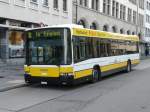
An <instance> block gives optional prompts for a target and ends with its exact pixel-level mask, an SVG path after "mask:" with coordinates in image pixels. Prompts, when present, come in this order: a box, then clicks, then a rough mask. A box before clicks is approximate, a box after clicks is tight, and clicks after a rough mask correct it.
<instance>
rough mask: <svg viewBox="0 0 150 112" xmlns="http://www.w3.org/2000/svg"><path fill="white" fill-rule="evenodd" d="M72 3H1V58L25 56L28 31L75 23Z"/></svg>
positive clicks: (45, 0)
mask: <svg viewBox="0 0 150 112" xmlns="http://www.w3.org/2000/svg"><path fill="white" fill-rule="evenodd" d="M71 4H72V0H0V59H3V60H7V59H9V58H14V57H21V56H23V40H24V39H23V33H22V31H24V30H25V29H27V28H34V27H39V26H47V25H56V24H70V23H72V5H71Z"/></svg>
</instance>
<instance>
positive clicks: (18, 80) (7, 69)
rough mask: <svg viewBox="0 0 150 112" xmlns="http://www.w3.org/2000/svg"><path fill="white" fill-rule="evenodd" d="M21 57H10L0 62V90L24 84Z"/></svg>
mask: <svg viewBox="0 0 150 112" xmlns="http://www.w3.org/2000/svg"><path fill="white" fill-rule="evenodd" d="M23 65H24V60H23V59H11V60H9V62H7V63H3V62H0V92H3V91H7V90H10V89H14V88H18V87H22V86H25V82H24V78H23V73H24V71H23Z"/></svg>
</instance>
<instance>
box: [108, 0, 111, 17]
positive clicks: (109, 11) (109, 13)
mask: <svg viewBox="0 0 150 112" xmlns="http://www.w3.org/2000/svg"><path fill="white" fill-rule="evenodd" d="M110 4H111V3H110V0H107V14H108V15H110Z"/></svg>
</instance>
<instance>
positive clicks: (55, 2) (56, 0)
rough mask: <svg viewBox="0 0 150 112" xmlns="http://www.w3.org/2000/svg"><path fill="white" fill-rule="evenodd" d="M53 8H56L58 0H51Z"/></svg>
mask: <svg viewBox="0 0 150 112" xmlns="http://www.w3.org/2000/svg"><path fill="white" fill-rule="evenodd" d="M53 3H54V9H58V0H53Z"/></svg>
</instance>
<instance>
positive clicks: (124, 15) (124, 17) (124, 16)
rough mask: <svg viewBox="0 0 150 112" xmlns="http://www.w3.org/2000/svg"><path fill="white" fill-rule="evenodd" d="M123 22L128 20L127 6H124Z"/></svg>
mask: <svg viewBox="0 0 150 112" xmlns="http://www.w3.org/2000/svg"><path fill="white" fill-rule="evenodd" d="M123 20H126V6H123Z"/></svg>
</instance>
